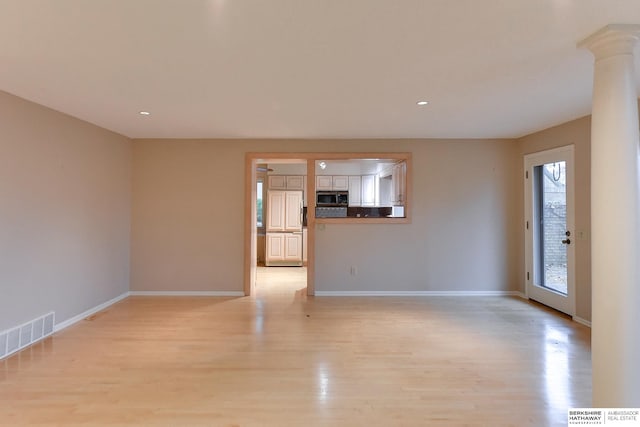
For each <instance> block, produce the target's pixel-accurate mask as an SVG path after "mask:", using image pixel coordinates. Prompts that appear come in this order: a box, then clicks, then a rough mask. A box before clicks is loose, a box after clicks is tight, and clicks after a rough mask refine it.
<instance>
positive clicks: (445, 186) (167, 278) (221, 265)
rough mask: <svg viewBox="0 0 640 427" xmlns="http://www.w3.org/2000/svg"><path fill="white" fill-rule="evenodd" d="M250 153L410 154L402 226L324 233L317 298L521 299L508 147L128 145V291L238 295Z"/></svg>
mask: <svg viewBox="0 0 640 427" xmlns="http://www.w3.org/2000/svg"><path fill="white" fill-rule="evenodd" d="M259 151H262V152H269V151H271V152H304V151H307V152H313V151H316V152H328V151H337V152H339V151H389V152H391V151H395V152H398V151H409V152H412V153H413V166H414V171H413V179H414V192H413V194H414V203H413V206H414V208H413V209H414V210H413V223H412V224H409V225H400V224H396V225H391V224H389V225H375V224H366V225H365V224H358V225H352V226H350V225H327V226H326V227H325V230H324V231H319V232H318V233H316V239H317V241H316V290H317V291H334V290H347V291H376V290H390V291H421V290H424V291H431V290H434V291H447V290H470V291H508V290H516V289H520V288H521V284H520V280H519V276H518V274H519V271H518V269H517V266H518V265H519V260H517V259H516V258H515V256H516V254H517V253H518V251H519V250H518V248H517V245H518V244H520V243H521V242H519V241H518V240H517V239H513V238H512V237H513V235H514V233H516V232H517V230H518V226H519V223H520V221H519V219H518V218H517V217H516V214H517V209H518V205H519V204H521V203H522V197H521V191H522V187H521V186H518V185H517V182H516V179H515V178H514V177H515V176H516V174H517V173H518V167H519V165H520V163H521V160H520V158H519V157H518V154H519V153H518V145H517V144H516V143H515V142H514V141H506V140H496V141H486V140H468V141H450V140H448V141H438V140H421V141H411V140H396V141H384V140H372V141H364V140H358V141H336V140H329V141H274V140H271V141H258V140H254V141H241V140H229V141H224V140H202V141H201V140H136V141H134V148H133V217H132V246H131V248H132V258H131V259H132V265H131V269H132V270H131V289H132V290H136V291H137V290H212V291H216V290H217V291H241V290H242V284H243V249H244V246H243V245H244V235H243V234H244V224H243V221H244V215H243V212H244V155H245V153H246V152H259ZM351 265H356V266H357V267H358V275H356V276H351V275H350V273H349V270H350V266H351Z"/></svg>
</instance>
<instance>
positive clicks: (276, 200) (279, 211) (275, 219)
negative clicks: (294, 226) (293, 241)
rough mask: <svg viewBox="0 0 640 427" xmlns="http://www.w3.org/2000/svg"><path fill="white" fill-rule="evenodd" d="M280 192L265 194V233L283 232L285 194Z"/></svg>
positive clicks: (273, 191) (270, 191)
mask: <svg viewBox="0 0 640 427" xmlns="http://www.w3.org/2000/svg"><path fill="white" fill-rule="evenodd" d="M286 193H287V192H286V191H282V190H269V191H268V192H267V232H269V231H285V211H284V208H285V194H286Z"/></svg>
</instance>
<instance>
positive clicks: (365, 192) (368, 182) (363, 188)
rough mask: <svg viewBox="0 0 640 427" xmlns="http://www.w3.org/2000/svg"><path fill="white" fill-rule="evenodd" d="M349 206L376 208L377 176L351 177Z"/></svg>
mask: <svg viewBox="0 0 640 427" xmlns="http://www.w3.org/2000/svg"><path fill="white" fill-rule="evenodd" d="M349 206H369V207H371V206H376V177H375V175H350V176H349Z"/></svg>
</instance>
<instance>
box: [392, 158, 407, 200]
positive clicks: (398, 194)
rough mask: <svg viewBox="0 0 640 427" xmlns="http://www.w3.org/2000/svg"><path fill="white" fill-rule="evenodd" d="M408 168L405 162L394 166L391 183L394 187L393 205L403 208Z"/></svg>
mask: <svg viewBox="0 0 640 427" xmlns="http://www.w3.org/2000/svg"><path fill="white" fill-rule="evenodd" d="M406 167H407V164H406V163H405V162H401V163H396V164H395V165H393V171H392V174H391V182H392V185H393V200H392V201H393V204H394V205H398V206H402V205H404V202H405V199H406V194H405V192H406V170H407V169H406Z"/></svg>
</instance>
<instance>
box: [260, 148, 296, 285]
mask: <svg viewBox="0 0 640 427" xmlns="http://www.w3.org/2000/svg"><path fill="white" fill-rule="evenodd" d="M254 169H255V182H254V183H253V185H252V186H253V188H254V190H255V193H256V197H255V205H254V207H255V211H256V214H255V234H256V244H255V256H253V254H252V257H251V258H252V259H255V264H254V265H253V266H252V267H255V285H254V286H255V292H256V295H258V296H264V295H266V294H269V295H274V294H282V295H292V294H295V295H302V294H304V295H306V293H307V268H306V264H307V250H306V249H307V246H308V233H307V221H306V209H307V203H306V201H307V197H306V193H307V191H306V186H307V185H306V184H307V161H306V160H304V159H288V158H285V159H283V158H265V159H256V161H255V168H254ZM252 203H253V202H252Z"/></svg>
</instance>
